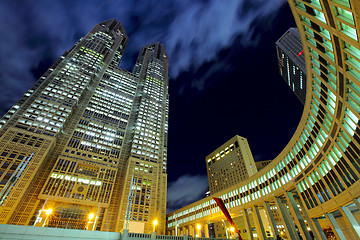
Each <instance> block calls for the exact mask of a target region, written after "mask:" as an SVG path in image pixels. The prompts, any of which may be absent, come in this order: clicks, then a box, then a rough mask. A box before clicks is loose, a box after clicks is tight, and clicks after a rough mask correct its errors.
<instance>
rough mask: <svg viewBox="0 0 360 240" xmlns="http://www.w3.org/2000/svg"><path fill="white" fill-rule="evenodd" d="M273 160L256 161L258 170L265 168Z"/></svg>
mask: <svg viewBox="0 0 360 240" xmlns="http://www.w3.org/2000/svg"><path fill="white" fill-rule="evenodd" d="M271 162H272V160H265V161H258V162H255V166H256V168H257V170H258V171H260V170H262V169H263V168H265V167H266V166H267V165H269V163H271Z"/></svg>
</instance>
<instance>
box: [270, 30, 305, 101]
mask: <svg viewBox="0 0 360 240" xmlns="http://www.w3.org/2000/svg"><path fill="white" fill-rule="evenodd" d="M276 52H277V57H278V63H279V67H280V74H281V76H282V77H283V79H284V80H285V82H287V84H288V85H289V87H290V88H291V89H292V90H293V91H294V93H295V95H296V96H297V97H298V99H299V100H300V102H301V103H302V104H303V105H304V104H305V97H306V67H305V57H304V53H303V47H302V43H301V39H300V34H299V31H298V30H297V29H296V28H290V29H289V30H287V31H286V33H284V35H282V36H281V38H280V39H279V40H277V41H276Z"/></svg>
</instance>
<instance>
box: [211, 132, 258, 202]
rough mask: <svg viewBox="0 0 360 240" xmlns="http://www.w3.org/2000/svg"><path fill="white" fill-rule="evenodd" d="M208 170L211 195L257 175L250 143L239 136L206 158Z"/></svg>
mask: <svg viewBox="0 0 360 240" xmlns="http://www.w3.org/2000/svg"><path fill="white" fill-rule="evenodd" d="M206 169H207V175H208V180H209V188H210V194H211V195H213V194H215V193H217V192H220V191H221V190H224V189H226V188H228V187H230V186H233V185H235V184H237V183H240V182H241V181H243V180H245V179H247V178H249V177H250V176H252V175H254V174H255V173H257V168H256V166H255V162H254V158H253V156H252V153H251V150H250V146H249V143H248V141H247V139H246V138H243V137H240V136H238V135H236V136H235V137H233V138H231V139H230V140H229V141H227V142H226V143H224V144H223V145H222V146H221V147H219V148H218V149H216V150H215V151H214V152H212V153H211V154H209V155H208V156H206Z"/></svg>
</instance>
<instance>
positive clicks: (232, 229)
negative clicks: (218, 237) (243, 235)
mask: <svg viewBox="0 0 360 240" xmlns="http://www.w3.org/2000/svg"><path fill="white" fill-rule="evenodd" d="M230 232H231V234H230V238H232V235H233V233H234V232H235V228H234V227H233V226H231V227H230Z"/></svg>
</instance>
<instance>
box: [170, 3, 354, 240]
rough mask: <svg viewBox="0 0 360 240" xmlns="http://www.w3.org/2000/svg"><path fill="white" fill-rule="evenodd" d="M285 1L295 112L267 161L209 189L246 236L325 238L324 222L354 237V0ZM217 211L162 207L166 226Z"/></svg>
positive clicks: (206, 206) (184, 227)
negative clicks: (299, 87) (300, 50)
mask: <svg viewBox="0 0 360 240" xmlns="http://www.w3.org/2000/svg"><path fill="white" fill-rule="evenodd" d="M288 2H289V4H290V7H291V10H292V12H293V15H294V18H295V21H296V23H297V27H298V29H299V32H300V35H301V39H302V42H303V47H304V54H305V59H306V69H307V81H308V82H307V99H306V103H305V107H304V112H303V116H302V119H301V121H300V124H299V126H298V128H297V131H296V132H295V134H294V136H293V137H292V139H291V140H290V142H289V144H288V145H287V146H286V147H285V149H284V150H283V151H282V152H281V153H280V154H279V155H278V157H277V158H276V159H274V160H273V162H272V163H271V164H269V166H267V167H266V168H265V169H263V170H262V171H260V172H258V173H257V174H256V175H254V176H252V177H251V178H249V179H248V180H246V181H244V182H242V183H241V184H238V185H236V186H233V187H231V188H228V189H226V190H224V191H222V192H219V193H218V194H215V195H214V196H216V197H221V198H222V199H223V200H224V202H225V203H226V206H227V207H228V209H229V211H230V213H231V214H232V216H233V217H237V216H238V217H240V218H241V219H242V220H241V225H243V226H242V227H243V228H244V231H243V233H244V235H243V237H245V238H247V239H253V237H254V236H257V237H258V238H260V239H266V238H267V236H269V235H271V236H273V237H276V236H277V235H279V236H282V237H283V238H287V239H300V237H299V235H301V237H302V239H312V238H316V239H326V238H327V236H326V232H324V231H323V228H324V224H325V225H327V226H329V227H330V228H331V231H332V232H333V233H334V235H335V236H336V238H337V239H360V225H359V222H360V211H359V209H360V203H359V198H360V180H359V178H360V127H359V119H360V44H359V38H360V28H359V26H360V1H359V0H288ZM264 216H265V217H264ZM222 218H223V217H222V215H221V212H220V210H219V208H218V207H217V206H216V204H215V201H213V200H212V197H208V198H205V199H203V200H200V201H198V202H195V203H193V204H191V205H189V206H187V207H185V208H182V209H179V210H177V211H175V212H173V213H171V214H169V215H168V223H167V224H168V232H169V233H171V234H173V235H174V234H175V233H177V234H178V235H179V234H184V233H186V234H189V233H190V232H191V231H189V229H193V228H194V226H195V225H196V224H198V223H200V224H202V226H203V227H204V226H205V225H206V224H209V223H211V222H213V221H216V220H220V219H222ZM279 221H281V223H280V222H279ZM190 235H191V234H190Z"/></svg>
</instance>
